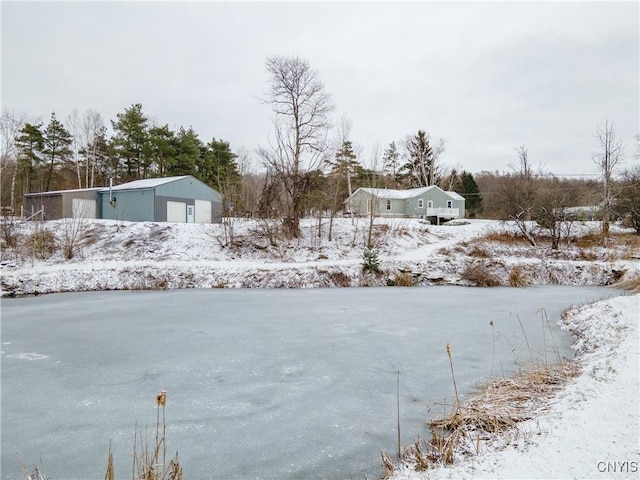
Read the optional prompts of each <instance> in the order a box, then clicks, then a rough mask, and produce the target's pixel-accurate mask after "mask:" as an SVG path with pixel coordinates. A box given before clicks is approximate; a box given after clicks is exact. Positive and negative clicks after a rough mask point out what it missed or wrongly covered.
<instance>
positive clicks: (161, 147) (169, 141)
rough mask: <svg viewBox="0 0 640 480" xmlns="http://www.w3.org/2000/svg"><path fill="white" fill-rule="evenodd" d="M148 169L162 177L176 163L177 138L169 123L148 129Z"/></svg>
mask: <svg viewBox="0 0 640 480" xmlns="http://www.w3.org/2000/svg"><path fill="white" fill-rule="evenodd" d="M149 146H150V149H149V150H150V156H151V158H150V163H151V166H150V169H151V171H152V173H153V175H157V176H159V177H164V176H165V175H166V174H167V172H169V171H170V170H171V166H172V165H173V164H175V163H176V161H177V156H178V140H177V139H176V136H175V133H174V132H173V131H172V130H170V129H169V125H163V126H162V127H152V128H150V129H149Z"/></svg>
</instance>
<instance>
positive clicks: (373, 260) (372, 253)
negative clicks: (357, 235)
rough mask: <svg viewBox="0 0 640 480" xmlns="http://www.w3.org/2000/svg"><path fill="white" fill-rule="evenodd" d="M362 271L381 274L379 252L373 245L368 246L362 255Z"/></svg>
mask: <svg viewBox="0 0 640 480" xmlns="http://www.w3.org/2000/svg"><path fill="white" fill-rule="evenodd" d="M362 269H363V270H364V271H365V272H371V273H378V272H380V257H378V251H377V250H376V249H375V248H373V246H372V245H368V246H367V247H366V248H365V249H364V252H363V254H362Z"/></svg>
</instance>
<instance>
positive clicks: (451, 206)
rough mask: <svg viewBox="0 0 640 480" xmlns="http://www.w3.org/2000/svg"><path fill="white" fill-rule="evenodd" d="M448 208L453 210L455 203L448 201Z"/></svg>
mask: <svg viewBox="0 0 640 480" xmlns="http://www.w3.org/2000/svg"><path fill="white" fill-rule="evenodd" d="M447 208H453V201H452V200H447Z"/></svg>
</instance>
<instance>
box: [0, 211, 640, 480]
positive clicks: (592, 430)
mask: <svg viewBox="0 0 640 480" xmlns="http://www.w3.org/2000/svg"><path fill="white" fill-rule="evenodd" d="M597 228H598V225H597V224H580V225H575V226H574V232H573V233H574V235H575V236H576V240H575V241H574V242H572V243H571V244H570V245H563V246H562V248H561V249H560V251H558V252H554V251H552V250H550V249H549V247H548V245H546V244H544V243H542V244H541V245H540V246H538V247H530V246H528V245H526V244H525V243H522V242H512V243H509V242H507V243H504V242H499V241H491V240H490V239H487V238H486V235H487V234H501V233H508V232H510V231H512V228H511V227H509V226H508V225H505V224H502V223H500V222H494V221H484V220H476V221H468V222H457V223H452V224H449V225H443V226H433V225H428V224H426V223H425V222H422V221H420V220H401V219H376V222H375V224H374V228H373V235H372V241H373V243H374V246H375V248H376V250H377V251H378V254H379V257H380V260H381V265H380V268H381V271H382V273H381V274H379V275H373V274H370V273H365V272H363V269H362V264H363V260H362V253H363V251H364V247H365V245H366V243H367V236H368V219H355V221H353V220H351V219H348V218H339V219H336V220H335V222H334V225H333V228H332V232H331V233H332V238H331V240H329V238H328V235H329V221H328V220H326V219H325V220H323V222H322V224H321V228H320V230H321V235H320V236H318V230H319V229H318V222H317V220H311V219H310V220H305V221H304V223H303V237H302V238H301V239H299V240H295V241H284V240H282V238H280V237H279V236H278V235H277V228H276V227H275V226H274V224H272V223H268V222H264V221H259V220H246V219H236V220H233V221H232V222H230V225H227V228H226V229H225V226H223V225H194V224H161V223H128V222H115V221H104V220H101V221H98V220H96V221H91V222H86V223H84V224H82V225H77V224H74V223H73V222H71V221H68V220H61V221H56V222H47V223H45V224H41V225H37V224H29V225H24V224H15V225H13V226H12V227H11V231H10V232H9V233H10V237H11V238H10V240H12V241H13V245H14V246H13V247H11V246H9V247H8V246H6V244H5V246H4V248H3V250H2V258H1V260H2V270H1V279H0V280H1V283H0V287H1V290H2V295H3V296H13V295H28V294H40V293H52V292H61V291H87V290H106V289H146V288H151V289H156V288H157V289H160V288H214V287H216V288H221V287H334V286H368V285H385V284H388V283H393V281H397V280H400V279H403V278H404V280H405V281H406V279H407V278H409V279H411V282H412V283H413V284H415V285H431V284H454V285H474V284H478V283H480V282H481V281H482V280H483V279H478V278H477V272H481V273H482V274H483V275H485V276H486V277H489V278H490V279H491V280H493V281H494V282H496V283H497V284H501V285H510V284H514V283H517V284H520V285H526V284H551V283H559V284H569V285H572V284H574V285H575V284H579V285H611V284H616V283H617V282H622V283H624V282H629V281H634V279H637V278H638V276H639V275H640V260H639V258H638V257H639V255H640V249H639V243H638V242H637V241H636V240H634V238H633V237H632V236H631V235H629V236H628V238H627V237H623V236H620V237H619V238H620V239H623V238H624V239H623V240H618V241H616V242H611V243H610V244H609V245H608V246H607V247H606V248H605V247H603V246H601V245H600V244H599V243H597V242H592V243H589V242H584V241H580V240H579V238H578V237H584V236H585V235H588V234H589V233H590V232H594V231H596V230H597ZM34 229H35V230H38V232H39V233H37V234H36V235H34ZM76 229H77V230H76ZM43 230H48V231H50V232H51V233H52V235H50V237H55V241H54V243H52V244H51V245H49V244H48V243H47V241H46V237H47V234H43V233H42V231H43ZM74 231H77V232H78V235H77V237H76V238H75V240H76V245H75V248H74V252H73V253H74V255H73V258H71V259H70V260H67V259H65V258H64V255H63V250H64V248H63V247H64V246H65V244H66V245H68V243H69V238H73V232H74ZM614 232H615V233H617V234H620V233H622V230H621V229H620V228H617V227H616V228H615V229H614ZM6 235H7V233H6V230H5V234H4V236H5V238H6ZM65 238H66V240H65ZM42 239H45V240H42ZM47 245H49V246H47ZM472 267H474V268H472ZM470 270H473V271H475V272H476V275H475V276H474V275H471V274H470V273H469V272H470ZM484 280H486V278H485V279H484ZM635 285H636V288H637V285H638V281H637V280H635ZM636 292H637V290H636ZM639 321H640V296H639V295H630V296H621V297H617V298H614V299H611V300H606V301H602V302H599V303H597V304H594V305H589V306H584V307H582V308H580V309H577V308H575V309H572V310H571V311H570V312H569V314H568V315H567V316H566V318H565V322H566V323H567V325H566V326H567V328H569V329H571V330H572V331H573V332H574V333H575V334H576V335H577V336H578V340H577V342H576V345H575V347H576V349H577V350H578V351H579V352H581V355H580V356H579V362H580V364H581V367H582V373H581V375H579V376H578V377H577V378H576V379H574V380H572V381H570V382H569V383H568V385H567V386H566V387H565V388H564V389H562V390H561V392H560V393H559V394H558V395H557V396H556V397H555V398H554V399H553V401H552V403H551V404H550V405H549V409H548V411H547V412H546V413H545V414H543V415H542V416H540V417H538V418H536V420H535V421H532V422H529V423H527V424H523V425H520V426H519V427H518V431H517V432H515V434H514V435H512V436H510V437H507V438H504V439H501V440H499V441H495V442H493V443H492V444H491V445H489V446H488V447H487V448H486V449H485V451H484V452H483V453H482V454H481V455H480V456H478V457H475V458H472V459H461V461H460V462H458V463H457V464H456V466H455V467H447V468H440V469H436V470H429V471H428V472H415V471H414V470H412V469H411V468H410V466H402V467H398V468H397V469H396V478H397V479H398V480H400V479H403V480H404V479H412V480H413V479H427V478H429V479H431V478H611V477H613V478H638V477H639V476H640V474H639V472H640V430H639V418H640V411H639V404H638V398H639V397H640V391H639V385H638V382H639V373H640V372H639V366H638V362H639V355H640V353H639V352H640V348H639V345H640V342H639V340H638V323H639Z"/></svg>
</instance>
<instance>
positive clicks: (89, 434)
mask: <svg viewBox="0 0 640 480" xmlns="http://www.w3.org/2000/svg"><path fill="white" fill-rule="evenodd" d="M617 294H618V292H617V291H616V290H612V289H606V288H597V287H562V286H552V287H535V288H523V289H508V288H492V289H480V288H464V287H425V288H407V289H405V288H349V289H314V290H181V291H166V292H165V291H161V292H96V293H78V294H57V295H47V296H43V297H33V298H21V299H3V300H2V330H1V332H2V364H1V369H2V370H1V375H2V385H1V386H2V410H1V418H2V425H1V427H2V430H1V432H2V447H1V449H2V459H1V463H2V479H7V480H8V479H12V480H13V479H15V478H18V477H19V475H20V470H19V468H18V458H22V459H23V460H24V461H25V463H26V464H27V465H29V466H33V465H34V464H36V463H38V464H39V463H40V461H42V464H43V465H44V472H45V473H46V475H47V476H48V477H50V478H52V479H66V480H71V479H78V480H80V479H82V480H89V479H102V478H104V472H105V469H106V464H107V451H108V446H109V440H111V441H112V450H113V453H114V460H115V468H116V478H121V479H125V478H131V458H132V445H133V437H134V430H135V424H136V422H137V423H138V426H139V427H140V426H146V427H149V437H150V439H152V438H153V435H152V432H155V421H156V405H155V396H156V394H157V393H158V392H159V391H160V390H162V389H166V390H167V392H168V394H167V407H166V416H167V424H168V428H167V443H168V453H167V455H168V456H169V455H170V454H173V453H175V451H176V450H178V451H179V454H180V461H181V464H182V466H183V470H184V476H185V478H191V479H207V478H216V479H238V478H240V479H245V478H273V479H276V478H277V479H284V478H319V477H322V478H328V479H344V478H379V477H380V475H381V473H382V469H381V466H380V462H379V458H380V457H379V452H380V450H383V449H385V450H387V451H389V452H390V453H393V452H394V451H395V445H396V435H397V434H396V375H397V371H398V370H399V371H400V395H401V422H402V440H403V443H404V444H409V443H411V442H413V440H414V439H415V437H416V436H417V435H421V436H425V433H426V428H425V420H426V419H427V418H428V416H429V413H428V408H432V411H433V414H434V415H435V414H438V413H440V412H441V411H442V407H441V406H437V407H434V406H433V405H434V404H441V403H443V401H445V400H446V401H447V402H452V399H453V386H452V382H451V373H450V367H449V361H448V358H447V355H446V351H445V347H446V344H447V342H448V343H449V344H450V345H451V349H452V352H453V362H454V367H455V373H456V381H457V384H458V389H459V390H460V391H461V392H464V393H468V392H470V391H472V390H473V389H474V387H475V386H476V385H477V382H478V381H479V380H481V379H483V378H485V379H486V377H488V376H489V375H490V374H491V372H492V371H493V374H494V375H499V376H501V375H503V374H509V373H510V372H512V371H513V370H514V369H517V368H518V366H517V364H516V361H522V362H526V361H529V359H530V352H529V350H528V348H527V346H526V342H525V339H524V336H523V333H522V329H521V326H520V323H519V322H518V317H519V318H520V320H521V321H522V324H523V325H524V329H525V331H526V334H527V339H528V341H529V344H530V345H531V347H532V349H533V350H535V351H537V352H540V357H539V358H543V353H542V350H544V346H545V344H546V347H547V356H548V358H549V359H553V358H555V354H554V353H553V350H552V346H553V345H552V344H553V341H552V336H553V339H555V341H556V342H557V343H558V345H559V347H560V350H561V352H562V353H563V354H564V355H572V354H571V353H570V350H569V349H568V345H569V344H570V342H571V339H570V337H569V335H568V334H566V333H564V332H561V331H560V330H559V329H557V328H555V323H556V322H557V320H558V318H559V316H560V312H561V311H562V310H563V309H564V308H565V307H567V306H569V305H570V304H582V303H586V302H589V301H592V300H598V299H601V298H604V297H608V296H613V295H617ZM541 308H544V309H545V312H546V314H547V316H548V318H549V323H550V324H552V325H553V327H554V328H553V329H552V331H553V334H552V333H551V331H550V330H549V329H546V330H543V323H545V324H546V322H544V321H543V314H542V313H541V312H540V309H541ZM490 321H493V324H494V327H491V326H490V325H489V322H490ZM543 332H544V333H543ZM494 339H495V342H494ZM494 344H495V358H494ZM492 358H494V360H493V362H492ZM492 363H493V365H492Z"/></svg>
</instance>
